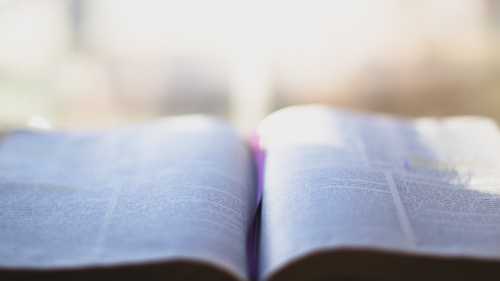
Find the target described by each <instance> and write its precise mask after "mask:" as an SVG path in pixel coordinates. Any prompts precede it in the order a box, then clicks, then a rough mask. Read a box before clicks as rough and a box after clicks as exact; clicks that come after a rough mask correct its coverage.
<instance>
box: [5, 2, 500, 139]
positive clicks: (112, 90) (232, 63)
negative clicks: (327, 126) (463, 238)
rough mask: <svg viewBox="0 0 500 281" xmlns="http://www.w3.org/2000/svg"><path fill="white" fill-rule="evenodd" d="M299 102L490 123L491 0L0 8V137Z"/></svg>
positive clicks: (232, 114) (498, 45) (497, 12)
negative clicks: (40, 125) (5, 131)
mask: <svg viewBox="0 0 500 281" xmlns="http://www.w3.org/2000/svg"><path fill="white" fill-rule="evenodd" d="M303 103H326V104H330V105H333V106H339V107H345V108H354V109H360V110H367V111H376V112H387V113H394V114H398V115H404V116H422V115H438V116H446V115H457V114H479V115H484V116H489V117H492V118H494V119H496V120H497V121H500V1H497V0H439V1H436V0H407V1H399V0H307V1H306V0H286V1H285V0H266V1H264V0H262V1H258V0H254V1H251V0H239V1H235V0H210V1H206V0H182V1H181V0H178V1H176V0H0V127H4V128H10V127H16V126H22V125H24V124H26V123H27V122H29V120H32V119H33V117H34V116H35V118H38V119H40V120H42V121H43V120H48V121H49V122H50V123H51V124H52V125H53V126H54V127H59V128H101V127H108V126H113V125H117V124H123V123H130V122H139V121H143V120H148V119H151V118H157V117H162V116H169V115H177V114H188V113H207V114H212V115H216V116H220V117H223V118H226V119H228V120H230V121H231V122H233V123H234V124H236V125H237V126H238V127H239V128H240V129H241V130H242V131H248V130H250V129H251V128H253V127H254V126H255V125H256V123H257V122H258V121H259V120H260V119H262V118H263V117H264V116H265V115H266V114H268V113H270V112H272V111H274V110H276V109H278V108H282V107H284V106H289V105H293V104H303ZM36 116H37V117H36Z"/></svg>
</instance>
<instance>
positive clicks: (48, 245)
mask: <svg viewBox="0 0 500 281" xmlns="http://www.w3.org/2000/svg"><path fill="white" fill-rule="evenodd" d="M251 163H252V162H251V158H250V154H249V151H248V148H247V147H246V145H245V142H244V141H243V140H241V139H240V137H239V136H238V135H237V134H236V133H235V131H234V130H233V129H232V128H231V127H230V126H228V125H227V124H226V123H224V122H222V121H219V120H216V119H211V118H207V117H201V116H187V117H174V118H168V119H165V120H160V121H158V122H153V123H149V124H144V125H138V126H131V127H127V128H120V129H114V130H109V131H103V132H94V133H75V132H72V133H68V132H28V131H19V132H14V133H12V134H9V135H8V136H6V137H5V138H4V139H3V140H2V142H0V171H2V172H1V173H0V244H1V247H0V267H2V268H7V269H8V268H10V269H24V268H28V269H29V268H31V269H64V268H80V267H92V266H112V265H121V264H138V263H149V262H161V261H166V262H169V261H189V260H193V261H196V262H197V263H200V262H201V263H205V264H216V265H218V266H219V267H222V268H224V269H225V270H226V271H229V272H230V273H231V274H232V275H233V276H238V277H239V278H242V279H245V278H246V276H247V273H246V260H245V258H246V256H245V239H246V233H247V228H248V226H249V223H250V221H251V218H252V215H253V213H254V211H255V210H254V209H255V194H254V193H255V190H254V185H253V179H252V177H253V174H252V167H251Z"/></svg>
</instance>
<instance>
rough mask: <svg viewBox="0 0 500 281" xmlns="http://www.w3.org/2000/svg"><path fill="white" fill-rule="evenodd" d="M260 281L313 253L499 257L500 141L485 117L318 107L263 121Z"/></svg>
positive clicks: (283, 111) (300, 108)
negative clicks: (413, 116)
mask: <svg viewBox="0 0 500 281" xmlns="http://www.w3.org/2000/svg"><path fill="white" fill-rule="evenodd" d="M259 134H260V137H261V139H262V140H263V146H264V147H265V150H266V166H265V172H264V190H263V199H262V200H263V201H262V225H261V237H260V239H261V247H260V254H261V255H260V276H261V278H263V279H265V278H266V277H268V276H269V275H270V274H272V273H273V272H275V271H276V270H277V269H279V268H282V267H283V266H284V265H285V264H287V263H289V262H290V261H293V260H297V259H299V258H300V257H303V256H305V255H307V254H311V253H313V252H314V251H322V250H328V249H339V248H346V247H347V248H356V247H357V248H373V249H386V250H392V251H403V252H411V253H414V252H421V253H426V254H429V253H430V254H442V255H460V256H468V255H473V256H480V257H495V258H499V257H500V239H499V238H498V237H500V224H499V223H498V222H499V219H500V189H499V188H498V187H499V186H500V176H499V174H498V171H499V169H498V168H499V167H500V165H499V159H500V157H499V156H498V148H500V138H499V134H498V130H497V129H496V126H495V125H494V123H492V122H491V121H489V120H486V119H483V118H473V117H469V118H466V117H464V118H450V119H443V120H440V119H420V120H417V121H408V120H403V119H396V118H391V117H385V116H375V115H374V116H372V115H364V114H358V113H352V112H346V111H341V110H333V109H330V108H326V107H321V106H302V107H293V108H288V109H285V110H282V111H279V112H277V113H275V114H273V115H271V116H269V117H268V118H267V119H266V120H264V122H263V123H262V124H261V126H260V128H259Z"/></svg>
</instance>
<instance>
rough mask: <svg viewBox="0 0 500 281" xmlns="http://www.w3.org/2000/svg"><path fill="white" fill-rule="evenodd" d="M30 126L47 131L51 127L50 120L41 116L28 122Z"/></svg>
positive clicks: (35, 116)
mask: <svg viewBox="0 0 500 281" xmlns="http://www.w3.org/2000/svg"><path fill="white" fill-rule="evenodd" d="M28 126H30V127H35V128H39V129H46V130H48V129H50V127H51V126H50V122H49V120H47V119H45V118H44V117H42V116H39V115H34V116H32V117H31V118H30V120H29V121H28Z"/></svg>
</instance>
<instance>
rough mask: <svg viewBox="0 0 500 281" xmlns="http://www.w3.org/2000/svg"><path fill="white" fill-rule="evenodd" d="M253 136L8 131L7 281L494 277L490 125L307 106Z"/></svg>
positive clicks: (146, 128) (495, 201)
mask: <svg viewBox="0 0 500 281" xmlns="http://www.w3.org/2000/svg"><path fill="white" fill-rule="evenodd" d="M257 136H258V139H259V143H260V145H259V146H258V147H254V151H253V152H252V149H251V148H250V146H249V145H248V141H247V140H245V139H243V138H242V137H240V136H239V135H238V133H237V132H236V131H235V129H233V128H232V127H231V126H230V125H228V124H227V123H225V122H223V121H221V120H218V119H214V118H212V117H206V116H198V115H193V116H184V117H172V118H167V119H163V120H159V121H156V122H152V123H147V124H142V125H135V126H129V127H124V128H117V129H112V130H106V131H99V132H54V131H50V132H32V131H16V132H12V133H9V134H8V135H6V136H4V137H3V138H2V140H1V142H0V279H1V280H7V279H6V278H15V279H20V278H40V277H51V278H61V279H68V278H70V279H82V280H90V279H94V278H96V277H99V278H103V279H104V278H111V277H119V278H122V279H125V280H128V279H141V280H142V279H145V278H150V279H153V280H250V279H256V280H273V281H274V280H330V279H331V280H346V278H347V280H355V279H369V280H372V279H373V280H384V279H388V280H398V279H400V280H427V279H439V280H444V279H446V280H472V279H474V280H485V279H488V278H489V279H491V280H498V278H500V169H499V168H500V133H499V131H498V129H497V127H496V125H495V123H494V122H492V121H491V120H488V119H485V118H480V117H452V118H442V119H437V118H421V119H415V120H407V119H399V118H394V117H389V116H385V115H368V114H363V113H356V112H349V111H343V110H337V109H332V108H328V107H323V106H298V107H291V108H287V109H283V110H280V111H278V112H276V113H273V114H272V115H270V116H269V117H267V118H266V119H265V120H263V121H262V123H261V125H260V126H259V128H258V130H257ZM254 153H255V154H254ZM254 155H257V157H253V156H254ZM255 158H256V160H255ZM255 162H257V163H258V164H259V165H257V166H259V168H258V169H255V164H254V163H255ZM256 170H257V172H256ZM260 188H262V189H260ZM261 191H262V194H261ZM261 195H262V196H261ZM261 197H262V200H261V201H260V198H261ZM259 202H261V203H260V207H258V206H259ZM260 208H261V212H257V210H258V209H260ZM257 242H258V243H257ZM335 278H338V279H335Z"/></svg>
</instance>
